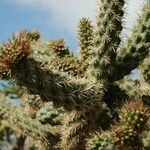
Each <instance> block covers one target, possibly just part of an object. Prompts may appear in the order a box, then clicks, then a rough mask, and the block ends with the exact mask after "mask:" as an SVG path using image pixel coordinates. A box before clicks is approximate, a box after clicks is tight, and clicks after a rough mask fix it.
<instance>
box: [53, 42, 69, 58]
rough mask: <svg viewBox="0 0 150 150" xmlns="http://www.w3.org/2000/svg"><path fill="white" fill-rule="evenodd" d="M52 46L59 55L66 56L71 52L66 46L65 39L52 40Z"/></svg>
mask: <svg viewBox="0 0 150 150" xmlns="http://www.w3.org/2000/svg"><path fill="white" fill-rule="evenodd" d="M50 47H51V48H52V49H53V51H54V52H55V53H56V55H57V56H59V57H65V56H67V55H69V54H70V52H69V48H68V47H66V46H65V42H64V40H63V39H57V40H51V41H50Z"/></svg>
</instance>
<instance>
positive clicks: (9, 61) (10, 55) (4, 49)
mask: <svg viewBox="0 0 150 150" xmlns="http://www.w3.org/2000/svg"><path fill="white" fill-rule="evenodd" d="M30 42H31V39H30V38H29V36H28V32H27V31H26V30H23V31H21V32H20V33H18V34H13V36H12V39H10V40H9V42H8V43H4V44H2V45H1V46H0V74H3V73H6V72H8V71H10V69H11V67H12V66H13V65H14V64H16V63H18V62H19V61H20V60H21V59H22V58H24V57H27V56H28V55H29V54H30V53H31V45H30Z"/></svg>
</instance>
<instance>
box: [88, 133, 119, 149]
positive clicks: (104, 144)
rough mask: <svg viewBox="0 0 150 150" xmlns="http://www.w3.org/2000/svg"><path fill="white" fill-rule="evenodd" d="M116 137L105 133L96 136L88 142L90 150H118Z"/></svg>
mask: <svg viewBox="0 0 150 150" xmlns="http://www.w3.org/2000/svg"><path fill="white" fill-rule="evenodd" d="M115 142H116V137H115V135H114V133H111V132H104V133H101V134H96V135H95V136H94V137H93V138H92V139H91V140H90V141H89V142H88V147H87V149H88V150H118V149H117V147H116V145H115Z"/></svg>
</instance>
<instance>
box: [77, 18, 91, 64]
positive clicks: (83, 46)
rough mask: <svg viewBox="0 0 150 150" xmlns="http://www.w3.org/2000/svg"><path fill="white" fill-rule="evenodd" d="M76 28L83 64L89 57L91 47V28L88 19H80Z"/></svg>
mask: <svg viewBox="0 0 150 150" xmlns="http://www.w3.org/2000/svg"><path fill="white" fill-rule="evenodd" d="M78 28H79V29H78V38H79V46H80V58H81V60H82V61H83V62H85V61H87V60H88V59H89V57H90V56H91V48H92V46H93V43H92V42H93V26H92V25H91V22H90V21H89V19H87V18H82V19H81V20H80V23H79V26H78Z"/></svg>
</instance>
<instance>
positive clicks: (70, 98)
mask: <svg viewBox="0 0 150 150" xmlns="http://www.w3.org/2000/svg"><path fill="white" fill-rule="evenodd" d="M48 67H49V65H47V67H42V66H41V63H39V62H37V61H36V60H35V59H33V58H26V59H24V60H22V61H21V62H20V63H18V64H17V65H16V66H15V67H14V68H12V76H13V78H15V80H16V82H17V84H19V85H22V86H25V87H27V89H28V91H29V92H30V93H31V94H34V95H40V96H41V99H43V101H53V103H54V105H55V104H56V105H58V106H60V107H64V108H65V109H66V110H72V109H83V108H86V107H87V108H88V107H91V106H93V105H95V102H97V101H99V98H100V97H101V95H102V91H100V92H99V94H98V93H97V92H96V90H95V88H96V87H95V85H94V84H93V83H90V85H89V83H87V82H86V81H85V80H81V79H76V78H73V77H72V76H70V75H69V76H68V75H67V74H65V75H63V74H62V73H61V72H59V71H52V70H51V69H49V68H48Z"/></svg>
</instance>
